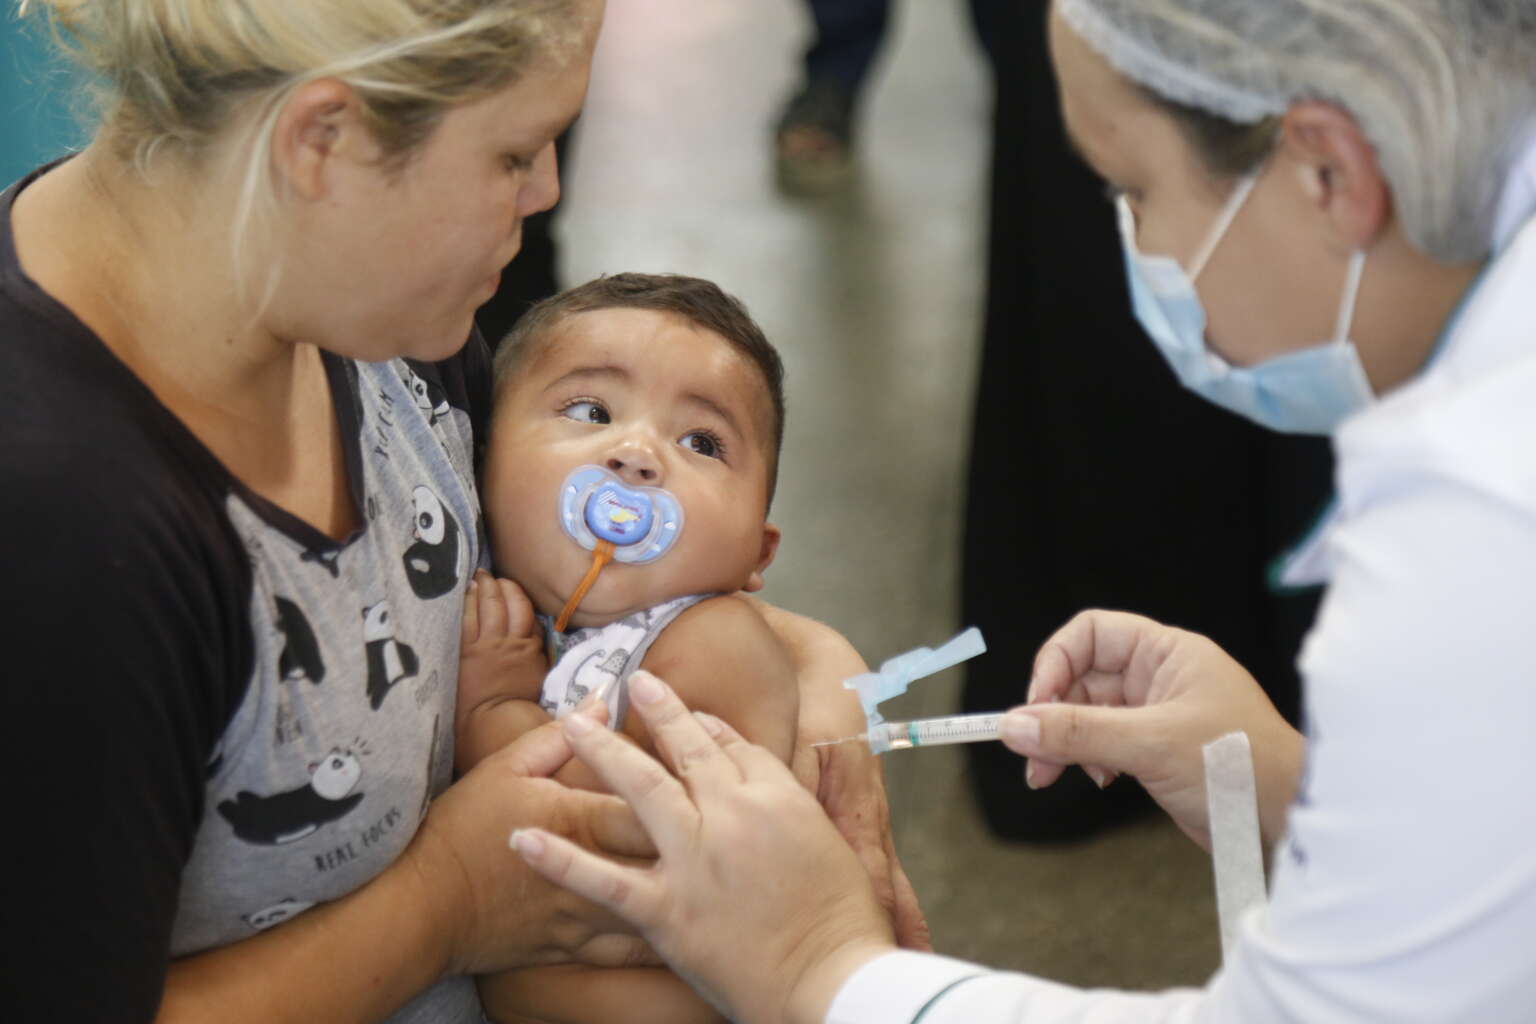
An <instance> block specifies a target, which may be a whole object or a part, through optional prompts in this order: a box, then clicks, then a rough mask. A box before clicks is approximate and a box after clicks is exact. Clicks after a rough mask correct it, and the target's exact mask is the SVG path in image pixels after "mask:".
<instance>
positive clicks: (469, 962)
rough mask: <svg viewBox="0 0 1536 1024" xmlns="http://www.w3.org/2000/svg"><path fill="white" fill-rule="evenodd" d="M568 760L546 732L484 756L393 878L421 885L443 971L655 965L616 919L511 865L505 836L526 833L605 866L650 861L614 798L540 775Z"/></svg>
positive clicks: (640, 834)
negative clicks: (596, 854)
mask: <svg viewBox="0 0 1536 1024" xmlns="http://www.w3.org/2000/svg"><path fill="white" fill-rule="evenodd" d="M570 756H571V748H570V746H569V744H568V743H567V742H566V739H565V736H564V734H563V733H562V731H561V730H560V727H559V726H558V725H557V724H555V723H553V722H551V723H549V724H547V725H544V726H541V727H539V728H537V729H535V730H533V731H532V732H530V733H528V734H527V735H525V736H523V737H521V738H520V739H518V740H517V741H515V742H514V743H512V744H510V745H508V746H506V747H504V748H503V749H501V750H499V751H497V752H496V753H494V754H492V755H490V756H489V757H487V758H485V760H483V761H481V762H480V764H478V765H477V766H476V767H475V768H474V770H472V771H471V772H469V774H467V775H465V776H464V778H462V779H460V780H459V781H458V782H456V783H455V784H454V785H453V786H451V787H449V789H448V790H447V792H445V793H443V795H442V796H440V797H438V798H437V799H436V800H434V801H433V803H432V808H431V810H430V811H429V812H428V814H427V818H426V820H425V821H424V822H423V823H422V826H421V828H420V829H419V830H418V832H417V834H416V838H415V839H414V840H413V841H412V843H411V845H410V846H409V847H408V848H407V850H406V853H405V856H404V857H403V858H402V859H401V861H400V862H399V864H398V865H397V868H398V869H399V870H403V871H408V872H412V873H414V874H415V875H416V876H417V877H418V878H419V879H420V883H421V886H422V887H423V890H424V893H425V899H424V901H423V902H424V903H425V904H426V905H427V906H430V907H432V908H433V909H434V910H436V911H438V914H437V917H438V931H439V933H440V935H441V944H440V945H441V948H443V949H445V950H446V951H447V963H446V973H448V974H483V973H487V972H490V971H498V970H503V969H507V968H512V967H527V966H531V965H534V964H552V963H569V962H572V961H575V962H579V963H587V964H594V965H599V966H616V965H632V964H641V963H655V962H656V958H655V956H654V954H652V953H651V952H650V951H649V950H648V949H646V947H645V945H644V943H643V942H641V940H640V939H639V938H637V937H636V936H634V935H633V934H629V932H630V929H629V928H627V927H626V926H624V925H623V923H622V922H620V921H619V920H618V919H616V918H615V917H613V915H611V914H609V913H607V912H606V911H603V910H601V909H600V908H598V907H595V906H593V905H592V904H590V903H587V902H586V901H585V900H581V899H577V898H576V897H575V896H573V895H572V894H571V893H569V892H566V891H565V890H564V889H560V888H557V887H555V886H552V885H550V884H548V883H546V882H545V881H544V880H543V879H542V878H540V877H539V876H537V875H536V874H534V873H533V872H532V871H530V870H528V869H527V868H526V866H524V865H522V864H521V863H519V862H518V861H516V860H515V859H514V860H512V861H511V862H509V861H508V858H507V855H506V850H507V848H506V839H507V835H508V834H509V833H511V832H512V831H513V830H514V829H518V828H527V827H533V826H537V827H539V828H541V829H545V830H547V831H548V832H551V833H554V834H557V835H560V836H564V837H566V838H567V839H569V840H571V841H573V842H575V843H577V844H580V845H581V846H584V847H586V848H589V849H594V850H598V851H601V852H603V853H606V854H608V855H611V856H616V857H627V858H650V857H654V856H655V847H654V846H653V845H652V844H651V842H650V840H649V839H648V838H647V837H646V835H645V832H644V830H643V829H642V828H641V827H640V823H639V822H638V821H637V820H636V819H635V816H634V814H633V813H632V812H631V811H630V809H629V808H628V807H626V806H625V805H624V802H623V801H622V800H620V799H619V798H618V797H615V796H609V795H605V794H598V793H587V792H581V791H577V790H572V789H568V788H566V787H565V786H562V785H561V784H560V783H558V782H555V781H554V780H552V779H550V778H548V777H547V776H549V775H550V774H552V773H553V772H555V771H556V770H557V769H559V768H560V767H561V766H562V765H564V764H565V763H566V762H567V761H568V760H569V758H570Z"/></svg>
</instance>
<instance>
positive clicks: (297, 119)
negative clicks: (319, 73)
mask: <svg viewBox="0 0 1536 1024" xmlns="http://www.w3.org/2000/svg"><path fill="white" fill-rule="evenodd" d="M362 127H363V126H362V122H361V120H360V118H359V117H358V109H357V96H356V94H355V93H353V91H352V89H351V88H350V87H349V86H348V85H347V84H346V83H345V82H342V81H340V80H338V79H335V78H321V79H317V80H315V81H313V82H306V83H304V84H303V85H301V86H299V87H298V88H297V89H296V90H294V93H293V95H292V96H290V97H288V99H287V101H286V102H285V103H284V104H283V109H282V110H281V111H280V112H279V113H278V115H277V123H276V124H275V125H274V126H273V131H272V160H273V163H274V164H275V165H276V168H277V171H278V174H279V175H280V177H281V179H282V181H283V183H284V184H285V185H286V187H287V188H289V189H290V190H292V191H293V192H294V193H296V194H297V195H299V196H302V197H303V198H305V199H318V198H320V197H321V196H323V195H325V192H326V187H327V175H326V172H327V170H328V169H329V167H330V162H331V160H332V159H333V158H334V157H335V156H336V155H337V153H338V152H339V151H340V148H341V146H342V145H343V143H344V142H349V141H350V138H351V136H352V135H353V134H354V133H357V132H360V131H361V130H362Z"/></svg>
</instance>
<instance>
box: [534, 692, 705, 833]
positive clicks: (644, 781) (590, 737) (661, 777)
mask: <svg viewBox="0 0 1536 1024" xmlns="http://www.w3.org/2000/svg"><path fill="white" fill-rule="evenodd" d="M641 674H642V673H638V672H637V673H636V674H635V676H631V677H630V695H631V696H633V695H634V689H635V688H634V680H635V678H636V677H637V676H639V675H641ZM673 699H674V700H676V698H673ZM679 703H680V702H679ZM639 706H640V705H639V704H637V705H636V707H639ZM684 715H685V717H687V718H688V719H689V720H690V721H693V717H692V716H691V715H687V713H686V712H684ZM560 725H561V726H562V727H563V728H564V729H565V734H566V739H567V740H568V741H569V742H570V744H571V746H572V747H573V748H574V749H575V750H576V753H577V756H579V757H580V758H581V760H582V761H583V762H584V763H586V764H587V765H588V766H589V767H591V768H592V770H593V771H595V772H597V775H598V778H600V779H602V781H603V784H604V785H605V786H607V787H608V788H609V789H611V790H612V791H613V792H614V793H615V794H617V795H618V796H620V797H622V798H623V799H624V801H625V802H626V803H628V804H629V806H630V807H632V808H634V812H635V814H636V816H637V817H639V819H640V824H641V825H642V826H644V828H645V830H646V832H647V833H649V835H650V836H651V838H652V840H653V841H654V842H655V844H656V848H657V850H658V851H665V850H666V849H667V848H668V846H669V845H671V844H672V843H674V842H686V839H687V836H688V835H689V834H690V833H691V831H692V830H693V828H694V827H695V825H696V824H697V821H698V817H699V812H698V809H697V808H696V807H694V805H693V800H692V799H691V798H690V797H689V795H688V792H687V791H686V790H685V789H684V788H683V784H682V783H681V782H679V781H678V780H677V779H675V778H673V777H672V776H671V775H670V774H668V772H667V770H666V769H665V768H663V767H662V766H661V764H660V763H659V762H658V761H657V760H656V759H655V758H653V757H652V756H651V755H649V754H647V753H646V752H645V751H643V750H641V749H640V748H639V747H637V746H636V745H634V744H633V743H628V742H626V741H625V740H623V739H620V738H619V737H618V736H617V735H616V734H615V733H614V732H613V730H611V729H609V728H607V727H606V726H604V725H601V724H599V723H598V722H595V721H593V720H592V719H591V718H589V717H587V716H586V715H585V714H572V715H566V716H565V717H564V718H562V719H560ZM647 725H649V723H647ZM694 728H695V729H697V730H698V731H699V734H700V735H701V736H703V737H704V739H706V740H709V734H708V733H705V732H704V730H703V728H702V727H701V726H699V725H698V724H697V723H696V722H695V723H694ZM651 735H652V736H653V737H654V736H655V735H656V734H655V732H654V731H653V732H652V734H651ZM709 743H710V745H711V746H714V741H713V740H709ZM718 749H719V748H716V751H717V755H718Z"/></svg>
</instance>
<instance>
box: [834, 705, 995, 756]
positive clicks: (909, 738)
mask: <svg viewBox="0 0 1536 1024" xmlns="http://www.w3.org/2000/svg"><path fill="white" fill-rule="evenodd" d="M1002 720H1003V713H1002V712H1001V711H984V712H982V713H981V714H979V715H944V716H942V717H940V718H915V719H912V720H911V721H907V722H881V723H879V724H878V725H873V726H870V728H869V731H868V732H863V733H860V734H859V735H857V736H844V737H843V738H842V739H840V740H824V741H822V742H821V743H816V744H813V746H818V747H827V746H831V745H832V744H834V743H848V742H851V741H853V740H863V741H864V742H866V743H868V744H869V750H870V753H872V754H883V753H885V752H886V751H887V750H907V749H909V748H911V747H932V746H937V745H939V744H941V743H982V742H984V741H986V740H995V739H998V738H999V732H998V728H999V726H1000V724H1001V723H1002Z"/></svg>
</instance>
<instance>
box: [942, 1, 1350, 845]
mask: <svg viewBox="0 0 1536 1024" xmlns="http://www.w3.org/2000/svg"><path fill="white" fill-rule="evenodd" d="M1044 11H1045V5H1044V4H1033V3H1015V4H1011V5H1009V9H1008V11H1007V12H1005V17H1006V20H1005V22H1004V23H1003V24H1002V26H1001V28H1000V29H999V30H998V31H997V32H996V33H995V34H994V37H993V43H994V46H995V47H996V48H997V58H998V59H997V61H996V64H995V68H996V72H997V105H996V110H995V119H994V122H995V123H994V149H993V161H992V196H991V225H990V239H989V255H988V268H987V274H988V290H987V291H988V295H987V307H986V315H985V326H984V338H983V345H982V357H981V366H980V373H979V376H978V387H977V395H976V410H975V420H974V440H973V445H972V452H971V466H970V480H969V488H968V490H969V493H968V495H967V509H966V517H965V540H964V552H963V559H962V573H963V581H962V608H963V623H965V624H975V625H978V626H980V627H981V628H982V631H983V633H984V635H985V636H986V639H987V642H988V644H989V647H990V650H989V652H988V653H987V654H986V655H985V656H983V657H982V658H980V659H978V660H976V661H974V662H972V663H970V666H969V667H968V669H967V677H966V683H965V690H964V706H965V709H966V710H970V711H981V710H991V709H996V708H1005V707H1009V706H1011V705H1013V704H1016V703H1018V702H1019V701H1020V700H1022V699H1023V696H1024V690H1025V687H1026V686H1027V685H1028V682H1029V674H1030V666H1031V664H1032V662H1033V660H1034V656H1035V653H1036V651H1037V650H1038V649H1039V646H1040V644H1041V643H1042V642H1043V641H1044V640H1045V639H1046V638H1047V637H1049V636H1050V634H1051V633H1052V632H1053V631H1055V630H1056V629H1057V628H1058V627H1059V626H1061V625H1062V624H1063V623H1064V622H1065V621H1066V620H1067V619H1069V618H1070V617H1071V616H1072V615H1073V614H1074V613H1076V612H1077V611H1079V610H1081V609H1085V608H1091V607H1101V608H1117V609H1123V610H1126V611H1134V612H1139V613H1142V614H1145V615H1149V616H1151V617H1153V618H1156V619H1159V620H1161V621H1163V622H1167V623H1170V624H1173V625H1177V626H1182V627H1184V628H1187V629H1191V630H1194V631H1196V632H1200V633H1204V634H1206V635H1207V636H1210V637H1211V638H1212V639H1213V640H1215V641H1216V642H1217V643H1219V644H1220V645H1221V646H1222V647H1224V648H1225V649H1226V650H1227V651H1228V652H1229V653H1231V654H1232V655H1233V656H1234V657H1235V658H1236V659H1237V660H1238V661H1239V662H1241V663H1242V664H1243V665H1244V666H1245V667H1247V668H1248V670H1249V671H1251V672H1252V673H1253V674H1254V675H1255V676H1256V677H1257V678H1258V679H1259V681H1260V682H1261V683H1263V684H1264V686H1265V688H1266V689H1267V690H1268V692H1269V694H1270V696H1271V697H1272V699H1274V701H1275V703H1276V704H1277V705H1278V706H1279V708H1280V709H1281V711H1282V713H1284V714H1286V715H1287V716H1288V717H1290V718H1291V720H1292V721H1294V720H1295V718H1296V715H1297V711H1298V697H1297V678H1296V672H1295V668H1294V659H1295V655H1296V650H1297V647H1298V645H1299V642H1300V638H1301V636H1302V634H1303V633H1304V632H1305V631H1306V629H1307V628H1308V626H1309V625H1310V623H1311V620H1312V616H1313V613H1314V611H1315V608H1316V602H1317V596H1318V595H1317V594H1316V593H1315V592H1311V593H1302V594H1291V595H1282V594H1278V593H1275V592H1274V591H1272V590H1271V589H1270V587H1269V586H1268V585H1267V582H1266V569H1267V568H1268V567H1269V565H1270V563H1271V561H1272V560H1273V559H1274V558H1275V556H1276V555H1277V554H1279V553H1280V552H1282V551H1283V550H1285V549H1286V548H1287V547H1288V546H1289V545H1290V544H1291V543H1292V542H1294V541H1295V540H1297V539H1298V538H1299V537H1300V535H1301V534H1302V533H1304V532H1305V530H1306V528H1307V526H1308V525H1309V524H1310V523H1311V521H1312V520H1313V519H1314V518H1315V517H1316V515H1317V514H1318V513H1319V512H1320V510H1321V508H1322V507H1323V505H1324V504H1325V503H1326V500H1327V497H1328V495H1329V492H1330V482H1331V474H1332V466H1331V456H1330V452H1329V446H1328V443H1327V441H1326V439H1323V438H1298V437H1286V436H1282V435H1278V434H1273V433H1270V432H1268V431H1265V430H1262V429H1260V428H1259V427H1256V426H1254V425H1252V424H1250V423H1248V422H1246V421H1244V420H1241V419H1239V418H1238V417H1236V416H1233V415H1231V414H1229V413H1227V412H1224V411H1222V410H1220V409H1217V408H1216V407H1214V406H1212V405H1210V404H1208V403H1206V402H1204V401H1203V400H1201V399H1199V398H1197V397H1195V396H1193V395H1191V394H1189V393H1188V392H1186V391H1184V390H1183V389H1181V388H1180V387H1179V385H1178V383H1177V382H1176V381H1175V379H1174V377H1173V375H1172V373H1171V372H1170V371H1169V369H1168V368H1167V366H1166V365H1165V364H1164V363H1163V361H1162V358H1161V357H1160V356H1159V355H1158V353H1157V352H1156V350H1155V349H1154V348H1153V346H1152V344H1151V342H1150V341H1148V340H1147V338H1146V337H1145V336H1144V335H1143V333H1142V331H1141V329H1140V328H1139V327H1138V326H1137V324H1136V322H1135V320H1134V319H1133V317H1132V314H1131V311H1130V306H1129V301H1128V299H1127V297H1126V288H1125V277H1124V264H1123V258H1122V254H1121V251H1120V244H1119V240H1118V237H1117V234H1116V231H1115V226H1114V220H1113V209H1112V207H1111V205H1110V204H1109V203H1108V202H1106V201H1105V198H1104V194H1103V186H1102V184H1101V183H1100V182H1099V181H1098V180H1097V179H1096V178H1095V177H1094V176H1093V175H1092V174H1091V173H1090V172H1089V171H1088V169H1087V168H1086V167H1085V166H1084V165H1083V164H1082V163H1081V162H1080V161H1079V160H1078V159H1077V157H1076V156H1074V155H1073V153H1072V152H1071V151H1070V150H1069V148H1068V147H1067V144H1066V136H1065V131H1064V128H1063V126H1062V123H1061V119H1060V116H1059V113H1058V109H1057V96H1056V87H1055V82H1054V79H1053V77H1052V73H1051V69H1050V61H1049V55H1048V53H1047V48H1046V42H1045V33H1044V27H1045V26H1044ZM968 756H969V757H970V768H971V771H972V778H973V781H974V785H975V790H976V793H977V795H978V797H979V799H980V802H981V805H982V809H983V811H984V814H985V817H986V819H987V821H988V823H989V825H990V826H991V828H992V829H993V830H994V831H995V832H996V833H997V834H999V835H1001V836H1004V837H1010V838H1021V839H1052V838H1070V837H1075V836H1079V835H1083V834H1086V833H1088V832H1091V831H1093V830H1094V829H1095V828H1096V827H1098V826H1099V825H1101V824H1103V823H1105V822H1107V821H1110V820H1113V819H1115V818H1117V817H1119V816H1122V815H1123V814H1124V813H1126V811H1127V809H1128V808H1130V807H1133V806H1142V805H1144V804H1145V797H1144V795H1143V794H1141V793H1140V791H1139V790H1138V789H1136V787H1135V786H1134V784H1133V783H1117V784H1116V785H1115V786H1111V787H1110V790H1109V793H1108V794H1107V795H1106V794H1101V793H1099V791H1098V790H1097V789H1095V788H1094V787H1093V785H1092V783H1090V782H1088V780H1087V778H1086V777H1085V776H1084V775H1083V774H1082V773H1081V772H1077V771H1069V772H1068V773H1067V775H1066V776H1065V777H1064V778H1063V779H1062V781H1061V782H1059V783H1057V784H1056V786H1054V787H1052V788H1051V789H1049V790H1044V791H1041V792H1039V793H1032V792H1030V791H1029V790H1028V789H1027V788H1026V787H1025V786H1024V783H1023V777H1022V770H1021V765H1020V762H1019V759H1018V758H1017V757H1015V756H1014V755H1013V754H1011V753H1009V752H1008V751H1007V750H1005V749H1004V748H1003V747H1002V746H1001V745H1000V744H977V745H975V746H972V747H970V748H968Z"/></svg>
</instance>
